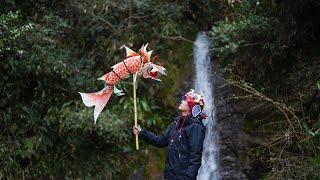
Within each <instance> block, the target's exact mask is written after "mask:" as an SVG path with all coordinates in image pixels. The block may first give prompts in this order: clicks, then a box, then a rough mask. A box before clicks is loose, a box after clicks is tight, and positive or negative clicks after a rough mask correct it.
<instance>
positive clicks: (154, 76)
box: [147, 67, 167, 81]
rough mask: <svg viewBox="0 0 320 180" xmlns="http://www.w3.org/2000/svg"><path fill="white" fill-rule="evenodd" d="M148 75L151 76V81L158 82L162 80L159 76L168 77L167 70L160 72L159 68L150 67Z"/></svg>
mask: <svg viewBox="0 0 320 180" xmlns="http://www.w3.org/2000/svg"><path fill="white" fill-rule="evenodd" d="M147 74H148V75H149V76H150V78H151V79H153V80H156V81H161V79H159V76H161V75H165V76H166V75H167V73H166V69H164V68H163V69H161V70H160V71H159V70H158V69H157V68H154V67H150V68H148V69H147Z"/></svg>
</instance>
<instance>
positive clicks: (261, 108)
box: [211, 1, 320, 179]
mask: <svg viewBox="0 0 320 180" xmlns="http://www.w3.org/2000/svg"><path fill="white" fill-rule="evenodd" d="M307 11H308V12H307ZM317 11H319V6H318V4H317V2H316V1H295V2H290V3H289V2H288V3H286V2H279V3H275V2H273V1H243V2H241V3H234V4H233V6H232V7H230V8H229V9H228V12H227V14H226V18H225V19H228V20H229V21H225V20H222V21H218V22H216V25H215V26H213V27H212V30H211V34H212V36H213V38H214V39H215V42H216V47H215V49H214V52H215V53H216V56H217V59H218V61H219V63H218V64H220V65H221V66H222V69H221V71H222V73H223V76H224V77H225V79H226V80H227V82H228V83H229V84H230V85H232V87H234V91H235V92H236V94H237V95H236V96H235V97H232V98H233V99H235V103H238V102H245V103H247V104H249V105H248V107H247V109H246V112H245V113H244V114H245V115H244V120H245V123H246V128H247V129H246V131H247V133H248V134H251V135H252V136H253V137H261V138H258V139H257V138H253V139H254V141H253V142H251V148H250V152H249V156H250V160H251V166H252V172H251V173H250V174H251V176H252V178H253V179H257V178H261V177H265V178H266V179H269V178H271V179H273V178H275V179H288V178H289V179H312V178H319V177H320V174H319V161H318V159H319V155H320V141H319V139H320V138H319V137H320V133H319V132H320V116H319V115H320V114H319V112H320V104H319V102H320V101H319V92H320V91H319V88H318V87H317V82H318V81H319V78H320V76H319V70H320V64H319V63H320V61H319V58H320V56H319V48H318V47H319V45H320V43H319V42H320V41H319V35H320V31H319V29H318V28H319V27H320V26H319V23H318V22H316V21H315V19H314V18H316V17H317V15H319V14H317V13H318V12H317ZM316 47H317V48H316ZM250 112H251V114H252V115H250ZM252 112H253V113H252ZM311 162H313V163H311Z"/></svg>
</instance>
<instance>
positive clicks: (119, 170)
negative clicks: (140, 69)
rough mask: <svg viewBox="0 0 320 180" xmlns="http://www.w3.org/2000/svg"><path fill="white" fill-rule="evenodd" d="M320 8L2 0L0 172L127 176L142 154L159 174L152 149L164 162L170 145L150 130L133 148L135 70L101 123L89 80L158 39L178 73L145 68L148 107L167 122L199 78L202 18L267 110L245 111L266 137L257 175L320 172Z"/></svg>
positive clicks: (150, 124)
mask: <svg viewBox="0 0 320 180" xmlns="http://www.w3.org/2000/svg"><path fill="white" fill-rule="evenodd" d="M319 12H320V10H319V4H318V3H317V1H316V0H306V1H302V0H297V1H292V2H291V1H279V2H278V1H268V0H260V1H256V0H250V1H249V0H248V1H235V2H233V1H229V3H228V1H226V0H212V1H195V0H188V1H168V0H154V1H151V0H132V1H122V0H121V1H110V0H107V1H101V0H93V1H80V0H72V1H64V0H62V1H15V0H7V1H2V2H0V59H1V61H0V69H1V71H0V73H1V81H0V89H1V101H0V132H1V133H0V158H1V160H0V178H1V179H2V178H5V179H17V178H21V177H25V178H29V179H30V178H45V177H50V178H59V179H60V178H79V177H81V178H95V179H100V178H109V179H119V178H124V177H126V176H127V175H129V174H131V173H132V172H133V170H135V169H138V168H140V167H141V165H142V164H144V165H145V164H147V165H146V168H147V170H146V176H150V174H151V173H152V172H154V171H155V170H154V169H150V167H151V166H150V162H149V163H148V162H147V161H148V159H150V160H151V161H154V160H155V157H152V158H150V157H148V156H154V154H157V156H158V157H160V158H159V159H156V160H157V161H161V162H163V161H164V159H165V158H164V154H165V152H164V151H162V150H160V151H155V150H154V149H152V148H151V147H150V146H149V145H146V144H145V143H143V142H142V141H140V144H141V145H142V147H141V149H146V151H144V150H141V151H138V152H137V151H135V149H134V140H133V136H132V134H131V126H132V123H133V108H132V86H131V84H130V82H131V79H130V78H129V79H127V81H123V82H122V83H121V87H122V88H123V89H124V90H125V93H126V95H125V96H124V97H115V96H113V97H111V100H110V102H109V103H108V105H107V107H106V108H105V109H104V111H103V112H102V114H101V116H100V117H99V119H98V122H97V125H93V117H92V114H93V112H92V111H93V109H92V108H86V107H85V106H84V105H83V104H82V102H81V99H80V95H79V94H78V91H81V92H92V91H95V90H98V89H101V88H102V87H103V84H102V83H101V82H99V81H97V80H96V78H97V77H100V76H101V75H103V74H104V73H105V72H107V71H108V68H109V67H110V66H112V65H114V64H115V63H117V62H119V61H120V60H122V59H123V58H124V49H120V47H121V46H122V45H123V44H126V45H127V46H129V47H131V48H132V49H135V50H137V49H138V48H140V47H141V45H142V44H144V43H147V42H149V43H150V44H149V48H150V49H154V50H155V54H157V55H159V62H160V63H161V64H162V65H163V66H165V67H166V68H167V70H168V76H167V77H163V78H162V79H163V81H162V82H161V83H154V82H152V81H148V80H141V79H139V80H138V81H139V82H138V92H137V94H138V98H139V102H138V112H139V117H138V119H139V124H140V125H142V126H143V127H146V128H148V129H150V130H152V131H154V132H157V133H160V132H161V130H163V129H164V128H165V127H166V126H167V125H168V124H169V123H170V121H171V117H172V115H173V114H174V113H175V109H174V106H175V105H176V103H178V100H177V95H178V94H177V93H178V92H179V91H180V87H181V83H183V81H188V80H190V79H188V77H189V75H190V74H189V73H190V72H191V67H192V66H190V63H191V60H192V43H190V41H189V40H188V39H190V40H193V39H194V38H195V34H196V32H197V31H199V30H209V32H210V33H211V34H212V37H213V38H214V43H215V47H214V49H213V52H214V55H215V60H217V61H218V64H219V65H221V72H222V74H223V76H224V78H225V79H226V80H227V81H228V82H229V83H230V85H233V86H231V87H234V92H235V93H236V95H237V96H238V97H239V96H243V97H248V98H238V100H236V101H235V103H237V102H239V101H245V102H248V104H249V103H250V105H248V109H250V111H254V110H255V111H258V112H257V113H255V115H256V114H259V116H246V117H245V118H244V119H245V122H246V127H247V129H246V131H247V133H248V134H254V135H257V134H258V135H259V137H262V138H261V139H259V140H258V141H256V142H255V143H252V144H255V145H252V146H251V148H250V152H249V155H250V160H251V164H250V165H251V166H252V172H251V176H252V178H253V179H258V178H262V177H264V178H265V179H272V178H286V179H288V178H289V179H290V178H291V179H294V178H297V179H312V178H319V177H320V175H319V171H318V169H319V166H320V163H319V162H320V160H319V154H320V153H319V152H320V144H319V142H320V141H319V136H320V130H319V129H320V119H319V118H320V117H319V112H320V107H319V106H320V103H319V92H320V76H319V69H320V62H319V60H320V53H319V47H320V41H319V39H320V25H319V22H318V19H319V18H318V17H319ZM248 95H249V96H248ZM252 97H254V98H252ZM235 99H236V98H235ZM261 107H263V108H264V110H263V112H262V110H261V109H259V108H261ZM259 111H261V112H259ZM148 150H150V151H152V153H147V152H148ZM141 157H146V158H141ZM124 159H126V161H125V162H124ZM158 166H159V167H160V169H163V168H164V167H163V163H159V165H158ZM148 168H149V169H148Z"/></svg>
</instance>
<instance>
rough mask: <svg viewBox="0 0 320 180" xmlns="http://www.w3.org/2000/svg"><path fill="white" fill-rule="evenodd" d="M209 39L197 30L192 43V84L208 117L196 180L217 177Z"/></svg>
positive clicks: (210, 179)
mask: <svg viewBox="0 0 320 180" xmlns="http://www.w3.org/2000/svg"><path fill="white" fill-rule="evenodd" d="M210 46H211V43H210V39H209V38H208V37H207V36H206V34H205V33H204V32H199V33H198V35H197V39H196V41H195V43H194V45H193V52H194V53H193V54H194V64H195V79H194V86H195V90H196V91H197V92H199V91H200V92H203V93H204V100H205V107H204V112H206V113H207V114H208V118H207V119H206V120H205V121H204V124H205V126H206V137H205V140H204V143H203V152H202V160H201V163H202V164H201V167H200V169H199V172H198V177H197V179H198V180H216V179H219V174H218V165H217V152H218V149H217V132H216V128H215V127H216V126H215V124H216V119H215V107H214V96H213V92H212V91H213V85H212V78H211V74H212V67H211V60H210V54H209V49H210Z"/></svg>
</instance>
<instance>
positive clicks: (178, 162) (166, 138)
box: [139, 115, 205, 180]
mask: <svg viewBox="0 0 320 180" xmlns="http://www.w3.org/2000/svg"><path fill="white" fill-rule="evenodd" d="M180 135H181V136H180ZM139 137H141V138H142V139H143V140H145V141H146V142H148V143H150V144H152V145H154V146H157V147H166V146H168V154H167V159H166V163H165V170H164V178H167V179H170V180H178V179H179V180H180V179H192V180H193V179H196V178H197V174H198V170H199V168H200V166H201V157H202V149H203V141H204V138H205V126H204V125H203V123H202V117H201V115H198V116H196V117H192V116H184V117H183V116H178V117H175V118H173V122H172V124H171V125H170V126H169V127H168V128H167V129H166V130H165V131H164V132H163V133H162V134H161V135H158V136H157V135H155V134H154V133H152V132H150V131H148V130H146V129H142V130H141V131H140V133H139Z"/></svg>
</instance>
